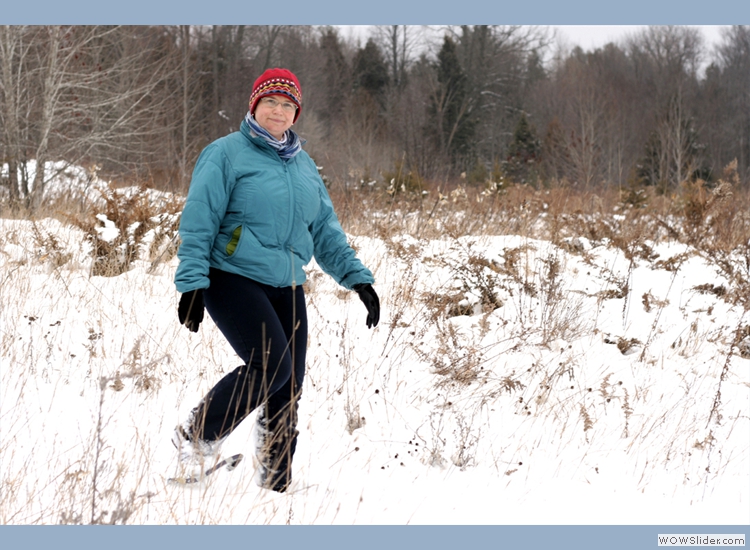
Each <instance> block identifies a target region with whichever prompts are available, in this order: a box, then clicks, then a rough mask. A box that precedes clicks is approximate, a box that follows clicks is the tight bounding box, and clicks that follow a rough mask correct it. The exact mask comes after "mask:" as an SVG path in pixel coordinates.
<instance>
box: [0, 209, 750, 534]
mask: <svg viewBox="0 0 750 550" xmlns="http://www.w3.org/2000/svg"><path fill="white" fill-rule="evenodd" d="M0 235H1V236H0V304H2V309H1V310H0V351H1V356H2V365H0V367H1V373H0V374H1V380H0V383H1V385H0V399H1V401H0V445H1V448H0V475H1V476H2V504H1V505H0V523H3V524H58V523H83V524H87V523H128V524H194V523H200V524H584V525H590V524H685V525H688V524H746V523H748V522H750V502H749V499H750V483H749V480H748V478H749V475H748V472H750V316H749V315H748V314H747V313H746V312H744V311H743V309H742V307H741V306H738V305H732V300H729V299H727V297H728V296H730V295H731V293H732V291H733V287H732V285H733V282H732V281H731V280H728V279H727V278H725V277H724V276H723V273H725V272H726V270H721V269H719V267H718V266H717V265H716V264H715V262H713V261H712V260H711V258H707V257H705V256H704V255H702V254H699V253H698V252H697V251H696V250H693V249H691V248H690V247H687V246H685V245H682V244H678V243H674V242H672V243H669V242H666V241H662V242H659V243H647V244H648V245H649V250H650V252H651V253H650V254H649V255H648V257H646V258H640V259H634V260H633V261H632V262H631V260H629V259H627V258H626V257H625V255H624V254H623V252H622V251H621V250H620V249H618V248H616V247H614V246H611V245H610V243H608V242H606V241H603V242H590V241H588V240H586V239H584V238H575V239H569V241H568V242H567V245H566V246H555V245H553V244H552V243H550V242H546V241H542V240H534V239H530V238H525V237H520V236H513V235H509V236H476V235H475V236H465V237H459V238H448V237H446V238H444V239H435V240H428V239H415V238H413V237H410V236H403V237H396V238H385V239H379V238H365V237H357V238H353V239H352V242H353V244H354V245H355V247H356V248H357V250H358V254H359V256H360V257H361V258H362V260H363V262H364V263H365V264H366V265H368V266H369V267H370V268H371V269H372V271H373V272H374V274H375V277H376V285H375V288H376V290H377V291H378V293H379V294H380V297H381V303H382V315H381V321H380V325H379V326H378V327H377V328H376V329H375V330H368V329H367V327H366V325H365V316H366V312H365V309H364V306H363V305H362V304H361V303H360V301H359V300H358V299H357V297H356V294H354V293H351V292H346V291H344V290H343V289H341V288H339V287H337V286H336V285H335V283H333V281H332V280H331V279H330V278H328V277H327V276H326V275H324V274H323V273H322V272H321V271H320V270H319V268H317V266H315V265H314V264H313V265H311V266H310V269H309V280H308V282H307V283H306V287H305V288H306V291H307V300H308V313H309V321H310V342H309V349H308V362H307V365H308V371H307V377H306V380H305V386H304V393H303V396H302V401H301V405H300V431H301V435H300V441H299V447H298V451H297V455H296V457H295V462H294V478H295V482H294V485H293V486H292V489H291V490H290V492H289V493H287V494H277V493H273V492H269V491H266V490H263V489H260V488H258V487H257V486H256V485H255V484H254V482H253V473H254V472H253V463H252V460H250V454H251V447H252V445H251V443H250V428H251V425H252V423H253V417H252V416H251V417H249V418H248V419H247V420H246V421H245V422H244V423H243V424H242V425H241V426H240V427H239V428H238V429H237V430H236V431H235V432H234V433H233V434H232V435H231V436H230V437H229V439H228V440H227V442H226V443H225V445H224V449H223V450H224V452H225V454H234V453H239V452H241V453H245V455H246V460H245V461H244V462H242V463H241V464H240V466H239V467H238V468H237V469H236V470H234V471H232V472H227V471H221V472H219V473H218V474H216V475H215V476H213V477H212V478H211V479H210V481H208V482H206V483H204V484H201V485H199V486H196V487H192V488H187V487H179V486H177V487H175V486H172V485H168V484H167V483H166V478H167V477H168V476H170V475H171V474H173V473H174V472H175V471H176V467H177V463H176V456H175V452H174V448H173V447H172V445H171V443H170V436H171V433H172V430H173V428H174V426H175V425H176V423H177V422H178V421H179V420H181V419H182V418H183V417H184V415H185V414H186V413H187V412H188V410H189V409H190V408H191V407H193V406H194V405H195V404H196V402H197V400H198V399H199V398H200V397H201V396H202V395H203V394H204V393H205V391H206V390H208V389H209V388H210V387H211V386H212V385H213V383H214V382H216V381H217V380H218V379H219V378H220V377H221V376H222V375H223V373H225V372H227V371H228V370H231V369H233V368H234V367H236V366H237V365H238V364H239V363H238V359H237V357H235V356H234V354H233V352H232V350H231V348H230V347H229V345H228V344H227V343H226V342H225V341H224V339H223V337H222V335H221V334H220V333H219V331H218V330H217V329H216V327H215V326H214V325H213V323H212V322H211V321H210V319H207V320H206V321H205V322H204V323H203V324H202V325H201V329H200V332H199V333H198V334H193V333H190V332H188V331H187V330H186V329H185V328H184V327H182V326H181V325H179V324H178V322H177V315H176V307H177V301H178V298H179V296H178V294H177V293H176V291H175V290H174V286H173V282H172V278H173V275H174V271H175V268H176V265H177V263H176V262H177V259H176V258H171V259H164V258H162V259H161V261H158V260H157V261H154V259H153V258H150V257H146V256H147V254H145V253H144V254H143V257H142V258H141V259H139V260H137V261H135V263H134V264H133V268H132V269H130V270H129V271H126V272H125V273H123V274H120V275H117V276H113V277H103V276H92V275H91V270H92V256H91V245H90V244H89V243H88V242H87V241H86V239H85V236H84V233H83V232H82V231H81V230H80V229H77V228H75V227H73V226H70V225H65V224H62V223H60V222H58V221H56V220H53V219H44V220H40V221H38V222H36V223H32V222H31V221H26V220H11V219H0ZM737 262H738V266H739V265H740V262H741V260H740V259H739V258H738V259H737ZM740 267H741V266H740ZM745 269H746V267H745Z"/></svg>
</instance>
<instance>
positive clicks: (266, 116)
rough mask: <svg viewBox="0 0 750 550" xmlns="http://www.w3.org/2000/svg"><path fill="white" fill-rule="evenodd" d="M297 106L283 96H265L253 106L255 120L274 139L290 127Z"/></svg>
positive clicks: (281, 136)
mask: <svg viewBox="0 0 750 550" xmlns="http://www.w3.org/2000/svg"><path fill="white" fill-rule="evenodd" d="M290 106H291V107H290ZM296 112H297V106H296V105H295V104H294V102H293V101H292V100H291V99H289V98H288V97H287V96H285V95H280V94H279V95H267V96H264V97H262V98H260V101H258V103H257V105H256V106H255V114H254V116H255V120H256V121H257V122H258V124H260V125H261V126H262V127H263V128H265V129H266V130H268V133H270V134H271V135H272V136H273V137H275V138H276V139H279V140H280V139H282V138H283V137H284V132H286V131H287V130H288V129H289V128H291V127H292V123H293V122H294V114H295V113H296Z"/></svg>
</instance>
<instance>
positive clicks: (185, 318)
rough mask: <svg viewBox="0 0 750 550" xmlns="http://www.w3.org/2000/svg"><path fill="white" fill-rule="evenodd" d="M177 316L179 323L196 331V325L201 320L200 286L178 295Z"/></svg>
mask: <svg viewBox="0 0 750 550" xmlns="http://www.w3.org/2000/svg"><path fill="white" fill-rule="evenodd" d="M177 317H178V318H179V319H180V324H181V325H185V326H186V327H187V328H188V330H189V331H191V332H198V325H200V324H201V321H203V289H202V288H198V289H196V290H191V291H189V292H186V293H185V294H183V295H182V296H181V297H180V305H179V306H177Z"/></svg>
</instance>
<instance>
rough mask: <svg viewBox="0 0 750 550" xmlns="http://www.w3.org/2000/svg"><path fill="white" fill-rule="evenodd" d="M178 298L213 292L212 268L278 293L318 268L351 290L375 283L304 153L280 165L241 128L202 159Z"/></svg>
mask: <svg viewBox="0 0 750 550" xmlns="http://www.w3.org/2000/svg"><path fill="white" fill-rule="evenodd" d="M180 238H181V240H182V244H181V245H180V248H179V251H178V253H177V256H178V258H179V259H180V265H179V267H178V268H177V272H176V274H175V285H176V286H177V291H178V292H182V293H184V292H188V291H190V290H194V289H197V288H208V286H209V279H208V270H209V267H215V268H218V269H221V270H223V271H228V272H230V273H236V274H239V275H243V276H245V277H248V278H250V279H253V280H254V281H257V282H260V283H264V284H267V285H271V286H275V287H285V286H292V285H295V284H296V285H301V284H302V283H304V282H305V272H304V270H303V269H302V268H303V266H304V265H306V264H307V263H308V262H309V261H310V259H311V258H312V257H313V255H314V256H315V260H316V261H317V262H318V265H320V267H321V268H322V269H323V271H325V272H326V273H328V274H329V275H330V276H331V277H333V279H334V280H335V281H336V282H337V283H339V284H340V285H342V286H343V287H345V288H347V289H351V288H352V286H353V285H356V284H359V283H373V282H374V279H373V276H372V273H371V272H370V270H369V269H367V268H366V267H365V266H364V265H362V263H361V262H360V261H359V260H358V259H357V257H356V256H355V253H354V250H352V248H351V247H350V246H349V244H348V242H347V239H346V234H345V233H344V230H343V229H342V228H341V225H340V224H339V221H338V218H337V217H336V214H335V212H334V211H333V205H332V204H331V199H330V198H329V196H328V191H327V190H326V188H325V185H324V184H323V181H322V180H321V179H320V176H319V175H318V171H317V168H316V166H315V163H314V162H313V161H312V159H311V158H310V157H309V155H308V154H307V153H305V152H304V151H300V152H299V153H298V154H297V155H295V156H294V157H293V158H291V159H290V160H282V159H281V158H280V157H279V155H278V153H277V152H276V151H275V150H274V149H273V148H272V147H271V146H269V145H268V144H267V143H266V142H265V140H263V138H260V137H255V136H252V135H251V133H250V127H249V126H248V124H247V123H246V122H245V121H244V120H243V121H242V125H241V127H240V131H239V132H234V133H232V134H229V135H228V136H225V137H223V138H220V139H218V140H216V141H214V142H213V143H212V144H210V145H209V146H208V147H206V148H205V149H204V150H203V152H202V153H201V155H200V157H199V158H198V162H197V163H196V165H195V169H194V171H193V178H192V181H191V182H190V189H189V191H188V196H187V200H186V202H185V208H184V209H183V211H182V218H181V220H180Z"/></svg>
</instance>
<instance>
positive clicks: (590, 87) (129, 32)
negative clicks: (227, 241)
mask: <svg viewBox="0 0 750 550" xmlns="http://www.w3.org/2000/svg"><path fill="white" fill-rule="evenodd" d="M274 66H283V67H287V68H289V69H290V70H292V71H293V72H295V74H297V76H298V77H299V79H300V81H301V83H302V89H303V114H302V116H301V117H300V120H299V123H298V125H297V126H295V129H296V130H297V131H298V133H299V134H300V135H301V136H302V137H304V138H305V139H307V140H308V145H307V146H306V148H307V149H308V151H309V152H310V153H311V155H312V156H313V158H315V160H316V162H317V163H318V164H319V165H320V166H322V171H323V173H324V174H325V175H326V176H327V177H328V178H329V179H330V180H332V181H337V182H341V183H346V184H349V185H355V186H386V187H388V186H390V188H391V190H392V191H393V192H397V191H399V190H417V189H420V188H421V187H422V186H424V185H426V184H427V183H429V182H438V183H450V182H454V183H455V182H459V181H460V182H465V184H467V185H493V186H496V187H497V186H502V185H508V184H515V183H521V184H530V185H534V186H541V185H553V184H558V183H562V184H566V185H575V186H579V187H581V188H591V189H594V188H597V187H600V186H612V185H615V186H620V187H625V186H633V187H638V186H653V187H655V188H657V189H658V190H660V191H663V192H670V191H672V190H674V189H676V188H678V186H679V185H680V184H681V183H682V182H684V181H690V180H695V179H702V180H704V181H706V182H709V183H710V182H711V181H712V180H713V179H715V178H716V177H718V175H719V174H720V173H721V170H722V168H723V167H724V166H726V165H727V164H729V163H730V162H732V161H734V160H736V161H737V171H738V174H739V175H740V179H741V181H742V182H743V183H744V184H747V183H748V181H750V27H748V26H734V27H728V28H727V29H726V30H725V32H724V34H723V36H722V38H721V40H720V42H719V43H718V44H717V45H716V47H715V48H713V49H710V48H709V47H708V46H707V45H706V44H705V43H704V41H703V38H702V36H701V34H700V31H699V30H697V29H695V28H690V27H680V26H665V27H662V26H658V27H646V28H644V29H643V30H641V31H639V32H637V33H634V34H632V35H631V36H630V37H628V38H627V39H625V40H622V41H620V42H618V43H610V44H607V45H606V46H604V47H602V48H597V49H594V50H591V51H584V50H583V49H581V48H580V47H574V48H573V49H572V50H563V49H561V48H559V47H557V48H556V47H555V44H554V41H553V40H552V36H551V35H550V33H549V31H548V29H546V28H544V27H522V26H483V25H475V26H456V27H443V28H439V29H436V28H426V27H416V26H404V25H391V26H380V27H370V28H369V30H368V33H367V34H366V35H365V36H363V37H360V38H357V39H352V38H348V39H344V38H343V37H342V36H341V33H340V31H339V30H338V29H337V28H335V27H311V26H172V27H170V26H136V27H131V26H124V27H98V26H69V27H63V26H31V27H24V26H5V27H2V28H0V102H1V108H0V124H1V125H2V129H1V130H0V155H1V158H2V163H3V166H4V169H3V171H2V182H1V183H2V187H3V188H5V189H6V193H5V196H7V197H8V199H9V200H10V201H11V202H24V203H26V204H27V205H28V206H34V205H36V204H38V203H39V201H40V200H41V199H40V197H41V196H42V190H43V188H44V186H45V184H46V182H47V181H49V179H50V178H51V177H53V176H54V174H53V173H50V170H49V169H47V170H45V169H40V168H37V167H46V166H50V165H48V164H47V162H48V161H57V164H55V165H54V166H57V167H62V166H64V165H65V163H70V164H81V165H84V166H87V167H89V168H90V169H91V170H92V171H100V172H102V173H104V174H106V175H107V176H108V177H111V178H113V179H115V180H120V181H123V182H129V183H133V182H146V183H148V184H150V185H153V186H155V187H159V188H164V189H170V190H180V191H183V190H185V189H186V187H187V185H188V183H189V179H190V172H191V169H192V166H193V163H194V162H195V159H196V158H197V155H198V153H199V152H200V150H201V149H202V148H203V147H204V146H205V145H206V144H208V143H209V142H210V141H212V140H213V139H216V138H217V137H220V136H222V135H225V134H226V133H228V132H230V131H234V130H237V129H238V128H239V124H240V121H241V120H242V118H243V116H244V115H245V113H246V111H247V104H248V97H249V94H250V91H251V89H252V85H253V82H254V80H255V79H256V78H257V76H258V75H259V74H260V73H261V72H262V71H263V70H264V69H266V68H269V67H274Z"/></svg>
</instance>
